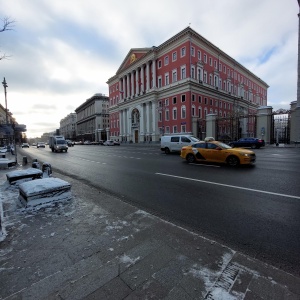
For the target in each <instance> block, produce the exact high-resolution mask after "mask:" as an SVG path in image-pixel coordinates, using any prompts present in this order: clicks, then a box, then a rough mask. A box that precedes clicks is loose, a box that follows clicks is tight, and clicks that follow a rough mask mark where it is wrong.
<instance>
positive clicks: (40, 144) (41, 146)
mask: <svg viewBox="0 0 300 300" xmlns="http://www.w3.org/2000/svg"><path fill="white" fill-rule="evenodd" d="M36 147H37V148H45V143H43V142H38V143H37V144H36Z"/></svg>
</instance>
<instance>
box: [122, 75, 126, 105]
mask: <svg viewBox="0 0 300 300" xmlns="http://www.w3.org/2000/svg"><path fill="white" fill-rule="evenodd" d="M125 77H126V76H124V77H123V78H122V82H123V86H122V88H123V94H122V95H123V97H122V98H123V100H124V99H125V98H126V83H125Z"/></svg>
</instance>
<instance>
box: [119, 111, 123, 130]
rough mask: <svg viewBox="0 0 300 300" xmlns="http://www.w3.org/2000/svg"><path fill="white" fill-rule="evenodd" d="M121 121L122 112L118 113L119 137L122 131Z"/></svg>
mask: <svg viewBox="0 0 300 300" xmlns="http://www.w3.org/2000/svg"><path fill="white" fill-rule="evenodd" d="M122 120H123V118H122V111H121V110H120V111H119V130H120V133H119V135H122V129H123V124H122Z"/></svg>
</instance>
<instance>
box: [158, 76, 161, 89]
mask: <svg viewBox="0 0 300 300" xmlns="http://www.w3.org/2000/svg"><path fill="white" fill-rule="evenodd" d="M158 87H159V88H161V87H162V78H161V76H159V77H158Z"/></svg>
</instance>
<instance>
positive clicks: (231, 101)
mask: <svg viewBox="0 0 300 300" xmlns="http://www.w3.org/2000/svg"><path fill="white" fill-rule="evenodd" d="M107 84H108V85H109V113H110V128H109V136H110V138H111V139H115V140H120V141H132V142H134V143H138V142H144V141H159V139H160V137H161V135H163V134H167V133H192V134H194V135H195V136H198V137H200V138H203V135H205V121H206V118H207V116H208V115H215V116H216V118H217V119H218V125H217V129H218V132H217V135H218V136H222V135H230V134H231V135H232V130H231V128H230V127H231V126H232V124H230V122H227V121H226V120H229V118H230V117H232V116H234V115H237V114H238V115H239V116H246V115H247V116H254V115H255V113H256V110H257V108H258V107H259V106H266V105H267V89H268V85H267V84H266V83H265V82H264V81H262V80H261V79H260V78H258V77H257V76H256V75H254V74H253V73H251V72H250V71H249V70H247V69H246V68H245V67H243V66H242V65H241V64H239V63H238V62H237V61H235V60H234V59H233V58H231V57H230V56H229V55H227V54H226V53H224V52H223V51H222V50H220V49H219V48H218V47H216V46H214V45H213V44H212V43H210V42H209V41H208V40H206V39H205V38H203V37H202V36H201V35H199V34H198V33H197V32H195V31H194V30H193V29H191V28H190V27H187V28H186V29H184V30H183V31H181V32H179V33H178V34H176V35H175V36H173V37H172V38H170V39H169V40H167V41H165V42H164V43H163V44H161V45H160V46H158V47H151V48H137V49H135V48H133V49H131V50H130V51H129V53H128V54H127V56H126V57H125V59H124V61H123V62H122V64H121V66H120V67H119V69H118V70H117V72H116V75H114V76H113V77H111V78H110V79H109V80H108V81H107ZM254 127H255V120H254V119H253V118H251V117H250V118H247V121H242V122H239V124H238V131H239V135H240V136H245V135H248V136H251V135H255V133H254V132H255V130H254V129H255V128H254Z"/></svg>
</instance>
